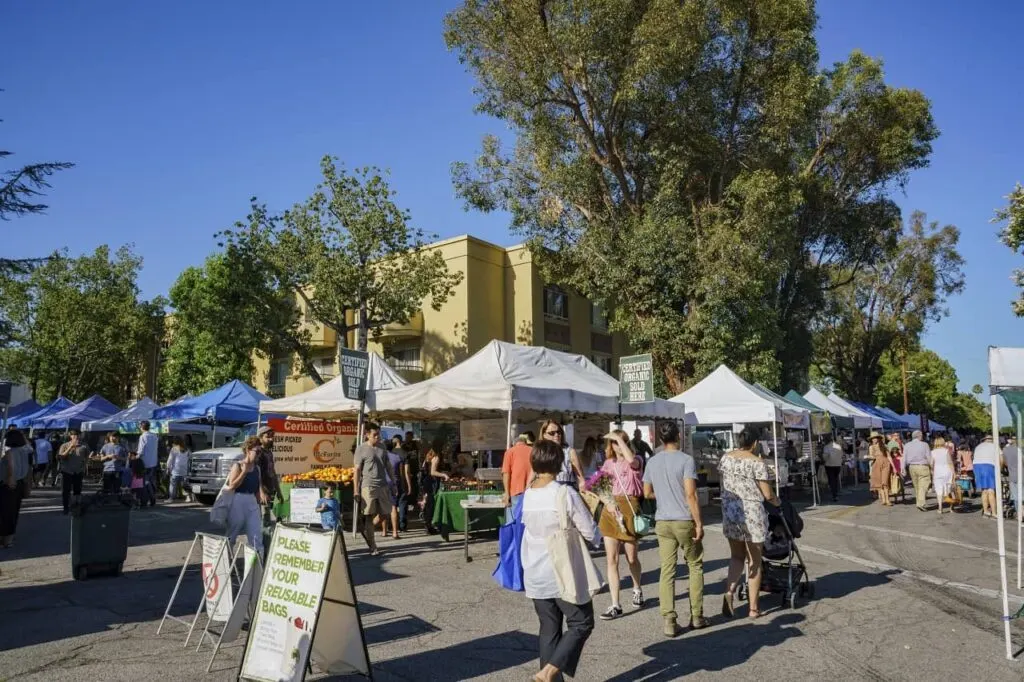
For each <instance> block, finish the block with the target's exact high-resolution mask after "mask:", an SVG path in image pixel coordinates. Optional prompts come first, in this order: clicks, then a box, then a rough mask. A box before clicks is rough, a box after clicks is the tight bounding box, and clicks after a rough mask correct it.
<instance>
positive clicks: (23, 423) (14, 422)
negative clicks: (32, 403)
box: [8, 396, 74, 429]
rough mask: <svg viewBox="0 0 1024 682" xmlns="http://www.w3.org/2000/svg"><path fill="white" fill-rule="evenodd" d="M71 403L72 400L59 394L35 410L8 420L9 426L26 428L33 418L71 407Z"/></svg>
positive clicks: (39, 417)
mask: <svg viewBox="0 0 1024 682" xmlns="http://www.w3.org/2000/svg"><path fill="white" fill-rule="evenodd" d="M73 405H74V403H73V402H71V401H70V400H68V399H67V398H65V397H64V396H61V397H59V398H57V399H56V400H54V401H52V402H50V403H47V404H46V405H45V406H44V407H42V408H40V409H39V410H37V411H35V412H31V413H29V414H26V415H23V416H21V417H18V418H17V419H10V420H8V424H10V425H11V426H16V427H18V428H19V429H27V428H28V427H30V426H32V422H33V421H34V420H36V419H42V418H44V417H46V416H47V415H51V414H54V413H55V412H60V411H61V410H66V409H68V408H69V407H72V406H73Z"/></svg>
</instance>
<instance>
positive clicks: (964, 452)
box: [956, 439, 978, 497]
mask: <svg viewBox="0 0 1024 682" xmlns="http://www.w3.org/2000/svg"><path fill="white" fill-rule="evenodd" d="M956 459H957V467H958V469H957V470H958V471H959V472H960V473H961V474H962V475H964V476H967V477H968V478H969V479H971V496H972V497H973V496H974V495H975V494H976V493H977V492H978V488H977V486H976V485H975V483H974V454H973V453H972V452H971V444H970V443H969V442H968V441H967V440H966V439H964V440H962V441H961V442H960V447H959V448H957V451H956Z"/></svg>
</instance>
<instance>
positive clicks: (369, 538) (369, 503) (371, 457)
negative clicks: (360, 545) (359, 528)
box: [353, 422, 394, 556]
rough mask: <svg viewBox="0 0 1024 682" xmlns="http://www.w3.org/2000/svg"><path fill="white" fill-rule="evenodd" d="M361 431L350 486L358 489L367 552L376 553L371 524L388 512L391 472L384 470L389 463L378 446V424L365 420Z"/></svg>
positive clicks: (377, 552)
mask: <svg viewBox="0 0 1024 682" xmlns="http://www.w3.org/2000/svg"><path fill="white" fill-rule="evenodd" d="M363 434H364V436H365V439H366V440H365V442H363V444H362V445H360V446H359V447H358V448H356V452H355V455H354V458H353V462H354V465H355V470H356V472H355V477H354V478H355V481H354V483H355V487H354V488H353V490H356V491H359V497H358V498H357V502H358V503H359V505H358V507H357V508H358V509H359V514H360V516H362V517H363V537H364V538H365V539H366V544H367V545H368V546H369V547H370V556H377V555H378V554H380V550H378V549H377V541H376V539H375V538H374V528H373V527H374V525H375V524H376V523H378V522H379V520H380V519H381V518H382V517H384V516H387V515H389V514H391V495H390V493H389V490H388V479H389V478H393V477H394V476H393V475H389V473H388V471H389V469H390V468H391V465H390V463H389V462H388V458H387V455H386V454H385V452H384V449H383V448H381V447H380V427H379V426H377V425H376V424H374V423H373V422H367V423H366V425H365V426H364V427H363Z"/></svg>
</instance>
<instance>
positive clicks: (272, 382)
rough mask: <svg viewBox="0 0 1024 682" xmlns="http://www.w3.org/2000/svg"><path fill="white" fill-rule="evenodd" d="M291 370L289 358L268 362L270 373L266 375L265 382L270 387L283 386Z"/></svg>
mask: <svg viewBox="0 0 1024 682" xmlns="http://www.w3.org/2000/svg"><path fill="white" fill-rule="evenodd" d="M291 371H292V363H291V360H274V361H273V362H272V363H270V375H269V376H268V377H267V384H268V385H269V386H271V387H275V386H284V384H285V382H286V381H287V380H288V374H290V373H291Z"/></svg>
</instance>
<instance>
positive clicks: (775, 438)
mask: <svg viewBox="0 0 1024 682" xmlns="http://www.w3.org/2000/svg"><path fill="white" fill-rule="evenodd" d="M772 452H773V453H774V454H775V497H779V498H781V496H782V493H781V492H779V485H780V483H779V435H778V427H777V425H776V424H775V422H774V421H772Z"/></svg>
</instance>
